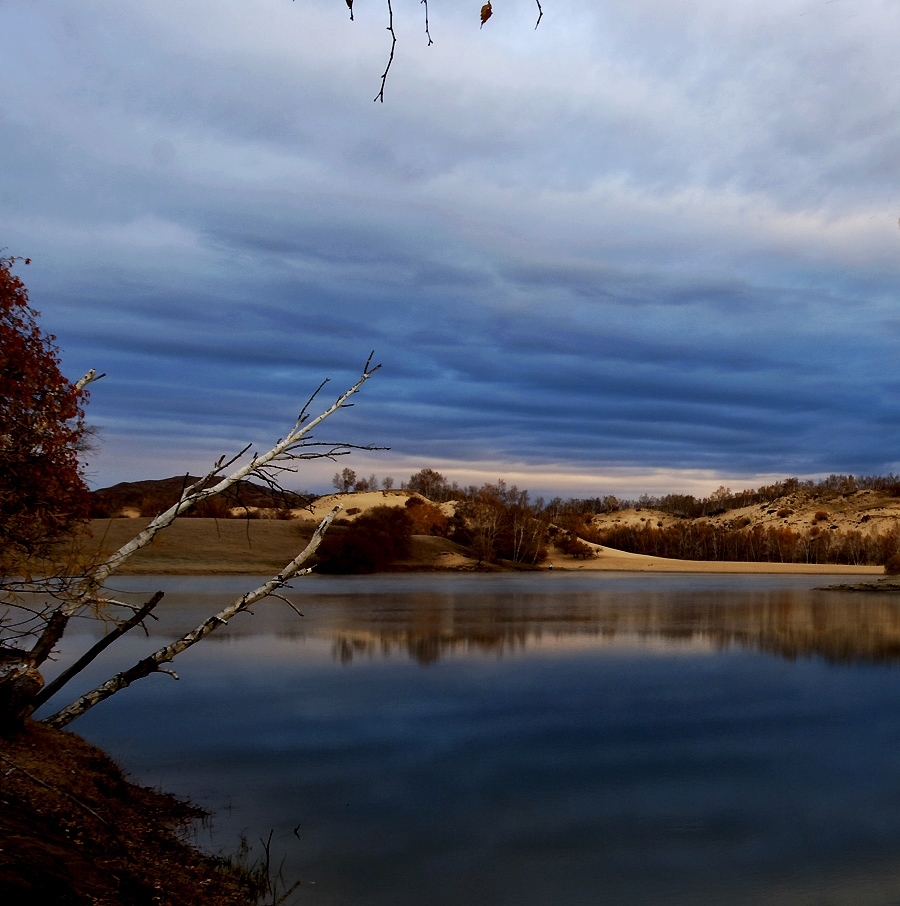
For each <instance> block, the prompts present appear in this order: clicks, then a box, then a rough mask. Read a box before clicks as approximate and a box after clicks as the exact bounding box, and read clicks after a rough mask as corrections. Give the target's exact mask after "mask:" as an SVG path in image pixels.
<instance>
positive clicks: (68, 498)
mask: <svg viewBox="0 0 900 906" xmlns="http://www.w3.org/2000/svg"><path fill="white" fill-rule="evenodd" d="M15 261H16V259H15V258H10V257H0V575H3V574H5V575H8V574H9V573H10V571H12V570H22V569H23V568H25V567H26V564H27V562H28V560H29V558H31V557H35V556H41V555H43V554H44V553H46V551H47V549H48V547H49V546H50V545H51V544H52V543H53V542H54V541H57V540H58V539H59V538H60V536H62V535H64V534H65V533H66V532H67V531H68V530H69V529H71V527H72V526H73V524H74V523H75V522H77V521H79V520H80V519H82V518H84V517H85V516H86V515H87V512H88V501H89V496H88V489H87V486H86V485H85V482H84V478H83V475H82V465H81V462H80V457H79V453H80V451H81V450H82V448H83V445H84V439H85V423H84V409H83V406H84V402H85V400H86V398H87V393H86V392H85V391H84V390H83V389H81V388H79V387H78V386H76V385H75V384H73V383H72V382H71V381H69V380H67V379H66V378H65V377H64V376H63V374H62V372H61V371H60V361H59V350H58V348H57V347H56V345H55V342H54V341H55V337H54V336H52V335H51V334H47V333H44V332H43V331H42V330H41V328H40V326H39V324H38V312H37V311H35V310H34V309H33V308H32V307H31V306H30V305H29V302H28V292H27V290H26V288H25V284H24V283H23V282H22V280H21V279H20V278H19V277H17V276H16V275H15V274H13V273H12V267H13V265H14V264H15ZM25 263H26V264H28V259H25Z"/></svg>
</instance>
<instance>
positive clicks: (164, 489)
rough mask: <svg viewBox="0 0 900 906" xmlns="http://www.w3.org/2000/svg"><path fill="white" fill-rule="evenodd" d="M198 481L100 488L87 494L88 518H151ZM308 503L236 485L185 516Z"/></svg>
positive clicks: (287, 493)
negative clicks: (89, 494) (88, 501)
mask: <svg viewBox="0 0 900 906" xmlns="http://www.w3.org/2000/svg"><path fill="white" fill-rule="evenodd" d="M200 480H201V479H199V478H197V477H195V476H192V475H176V476H174V477H172V478H162V479H151V480H147V481H123V482H120V483H119V484H116V485H113V486H112V487H108V488H100V489H99V490H97V491H92V492H91V516H92V518H94V519H115V518H118V517H123V516H124V517H131V518H134V517H137V516H155V515H156V514H157V513H160V512H162V511H163V510H166V509H168V508H169V507H170V506H171V505H172V504H173V503H175V502H176V501H177V500H178V498H179V497H180V496H181V492H182V491H183V490H184V488H185V487H187V486H188V485H191V484H195V483H196V482H198V481H200ZM311 499H313V498H312V497H311V495H305V494H297V493H294V492H293V491H279V490H274V489H272V488H269V487H267V486H265V485H260V484H255V483H254V482H251V481H239V482H237V483H236V484H235V485H233V486H232V487H230V488H229V489H228V490H227V491H225V492H224V493H222V494H221V495H219V496H218V497H217V498H212V499H210V500H208V501H204V502H203V503H202V504H200V505H199V506H197V507H194V508H193V509H192V510H191V511H189V512H188V513H186V514H185V515H188V516H193V517H198V516H199V517H203V516H218V517H220V518H221V517H224V516H228V515H229V510H231V509H238V510H241V511H244V512H246V511H247V510H249V511H250V512H254V511H256V510H259V509H265V510H274V511H278V510H285V509H297V508H300V507H304V506H306V505H307V504H308V503H309V502H310V500H311Z"/></svg>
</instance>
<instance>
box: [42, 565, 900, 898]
mask: <svg viewBox="0 0 900 906" xmlns="http://www.w3.org/2000/svg"><path fill="white" fill-rule="evenodd" d="M832 581H839V580H838V579H836V578H834V577H822V576H818V577H816V576H728V575H715V576H702V575H647V574H625V573H600V574H597V573H595V574H591V575H587V574H577V573H559V572H557V573H525V574H505V573H504V574H484V575H481V574H478V575H463V574H461V575H454V574H428V575H424V574H420V575H402V576H390V575H384V576H374V577H354V578H346V579H343V578H326V577H310V578H307V579H301V580H297V581H296V582H295V583H294V588H295V590H294V591H293V592H291V593H290V599H291V600H292V601H293V602H294V603H295V604H296V606H297V607H298V608H299V609H300V610H301V611H302V612H303V614H304V616H303V618H301V617H299V616H298V615H297V614H295V613H294V612H293V611H292V610H291V609H290V608H289V607H288V606H287V605H285V604H284V603H282V602H280V601H278V600H270V601H268V602H266V603H262V604H259V605H256V607H255V608H254V614H253V615H252V616H251V615H241V616H238V617H236V618H235V619H234V620H232V621H231V622H230V623H229V625H227V626H225V627H222V629H221V630H220V631H219V632H218V633H217V634H215V635H213V636H211V637H210V638H209V639H207V640H206V641H204V642H202V643H200V644H199V645H197V646H196V647H194V648H193V649H191V650H190V651H189V652H187V653H185V654H184V655H182V656H181V657H180V658H179V659H178V660H177V661H176V662H175V663H174V665H173V667H174V669H175V671H176V672H177V673H178V675H179V676H180V677H181V679H180V681H179V682H176V681H174V680H173V679H172V678H170V677H168V676H164V675H156V676H151V677H148V678H147V679H144V680H141V681H139V682H138V683H136V684H135V685H134V686H132V687H131V688H130V689H127V690H125V691H124V692H121V693H119V694H117V695H116V696H114V697H113V698H112V699H110V700H109V701H107V702H104V703H102V704H100V705H98V706H97V707H96V708H94V709H93V710H92V711H90V712H89V713H88V714H86V715H85V716H84V717H83V718H81V719H79V720H78V721H76V722H75V723H74V724H72V726H71V728H72V729H73V730H75V731H76V732H78V733H80V734H82V735H83V736H85V737H86V738H87V739H89V740H90V741H91V742H94V743H96V744H98V745H100V746H102V747H103V748H104V749H106V750H107V751H108V752H109V753H110V754H112V755H113V757H115V758H116V759H117V760H118V761H119V763H120V764H121V765H122V766H123V767H124V768H125V769H126V770H127V771H128V772H129V773H130V774H131V776H132V777H133V778H134V779H136V780H138V781H140V782H142V783H146V784H149V785H153V786H159V787H162V788H164V789H167V790H170V791H173V792H176V793H179V794H182V795H185V796H187V797H189V798H191V799H192V800H193V801H195V802H198V803H199V804H201V805H203V806H205V807H206V808H208V809H210V810H211V811H212V812H213V813H214V818H213V823H212V829H211V831H210V832H209V833H207V832H205V831H204V832H201V833H199V835H198V842H199V843H200V844H201V845H205V846H209V847H211V848H213V849H214V850H216V851H225V852H227V851H232V850H234V849H235V848H236V847H237V844H238V840H239V838H240V835H241V834H242V833H243V834H245V835H246V836H247V838H248V839H249V841H250V842H251V843H256V844H257V846H256V849H257V851H259V846H258V841H259V838H261V837H265V836H268V834H269V831H270V830H271V831H272V832H273V837H272V845H273V851H274V853H275V855H276V857H277V858H278V859H279V860H280V859H282V858H283V859H284V868H283V871H284V876H285V878H286V879H289V880H290V881H291V882H293V881H299V882H300V886H299V887H298V888H297V891H296V892H295V894H294V896H293V898H292V900H291V902H296V903H303V904H306V903H310V904H328V906H332V904H367V906H368V904H371V906H375V904H379V906H380V904H391V906H406V904H416V906H422V904H427V906H431V904H435V906H443V904H448V906H449V904H454V906H455V904H462V903H465V904H473V906H480V904H492V906H502V904H510V906H512V904H516V906H522V904H548V903H554V904H557V903H560V904H566V906H571V904H582V903H584V904H587V903H591V904H597V903H602V904H611V906H617V904H642V906H646V904H698V903H704V904H711V903H712V904H715V903H727V904H792V906H796V904H826V903H827V904H844V903H846V904H853V906H866V904H896V903H900V669H898V668H900V599H898V598H892V597H889V596H877V595H875V596H872V595H860V594H855V595H854V594H847V593H836V592H823V591H817V590H815V589H814V586H816V585H820V584H823V583H828V582H832ZM253 584H255V582H254V580H253V579H252V578H243V579H241V578H235V577H227V578H225V577H222V578H218V577H216V578H207V577H165V578H155V577H134V578H127V579H125V578H122V579H118V580H116V582H115V587H116V588H117V589H118V590H120V591H121V592H122V594H128V595H129V596H135V597H133V600H138V599H139V594H138V593H140V592H143V593H152V592H153V591H155V590H156V589H158V588H159V589H163V590H165V592H166V597H165V599H164V601H163V603H162V604H161V605H160V608H159V609H160V617H161V618H160V621H159V623H158V624H153V625H152V626H151V627H150V633H151V637H150V638H146V637H144V636H142V635H141V634H140V631H139V630H138V631H137V634H134V635H133V636H132V637H130V638H126V639H123V640H120V641H119V642H118V643H116V645H114V646H113V647H112V648H111V649H110V652H109V653H108V656H107V658H106V660H105V661H104V662H103V663H102V664H97V665H95V666H94V667H92V668H91V669H90V671H89V673H88V675H87V676H86V677H85V679H84V682H80V683H79V684H78V688H77V689H73V690H72V692H71V694H69V693H68V692H67V693H66V695H65V696H64V697H65V701H68V700H69V699H70V698H71V697H74V694H75V693H76V692H79V691H82V689H83V688H87V687H89V686H90V685H93V684H94V683H95V682H97V681H99V680H100V679H105V678H106V676H107V675H108V674H109V673H110V672H112V671H113V670H114V669H119V668H121V667H125V666H129V665H130V664H131V663H132V662H133V661H134V660H136V659H138V658H139V657H141V656H143V655H144V654H146V653H147V652H149V651H152V650H153V649H154V648H156V647H160V646H161V645H162V644H163V643H164V642H165V641H168V640H169V639H170V638H171V637H172V636H173V634H175V633H180V632H183V631H184V630H186V629H188V628H191V627H192V626H194V625H195V624H197V623H199V622H200V621H201V620H202V619H203V618H204V617H206V616H208V615H209V614H210V613H212V612H214V611H215V610H217V609H219V608H220V607H221V606H222V604H223V603H225V602H226V601H228V600H229V599H230V597H233V596H235V595H237V594H239V593H241V592H242V591H244V590H246V589H247V588H249V587H251V586H252V585H253ZM96 632H97V628H96V625H95V624H92V623H90V622H87V621H85V622H84V623H83V624H80V625H79V626H78V627H76V630H75V631H74V633H73V634H72V635H71V636H70V637H69V638H68V639H67V644H66V648H65V650H64V651H63V652H62V655H61V657H60V660H59V662H58V663H59V666H62V665H64V664H65V663H66V662H67V659H70V658H71V656H72V654H73V652H75V651H76V650H81V649H82V648H83V647H84V646H85V645H86V644H87V643H89V640H90V638H89V637H90V636H91V635H92V634H95V633H96ZM86 684H87V685H86ZM73 685H74V684H73ZM63 703H65V702H61V703H60V704H63Z"/></svg>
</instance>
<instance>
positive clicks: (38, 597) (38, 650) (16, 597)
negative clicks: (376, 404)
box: [0, 356, 380, 730]
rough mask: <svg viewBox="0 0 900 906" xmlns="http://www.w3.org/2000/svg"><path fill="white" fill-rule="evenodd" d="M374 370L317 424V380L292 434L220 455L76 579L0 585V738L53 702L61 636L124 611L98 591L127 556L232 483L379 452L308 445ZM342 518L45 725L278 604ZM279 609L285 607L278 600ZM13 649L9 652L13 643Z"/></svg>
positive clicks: (275, 479) (273, 478)
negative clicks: (53, 666) (243, 615)
mask: <svg viewBox="0 0 900 906" xmlns="http://www.w3.org/2000/svg"><path fill="white" fill-rule="evenodd" d="M379 367H380V366H378V365H372V362H371V356H370V357H369V360H368V361H367V362H366V365H365V367H364V368H363V371H362V374H361V375H360V377H359V379H358V380H357V381H356V383H354V384H353V386H352V387H350V389H349V390H347V391H345V392H344V393H343V394H341V395H340V396H339V397H338V398H337V399H336V400H335V401H334V402H333V403H331V404H330V405H329V406H327V407H326V408H324V409H323V410H322V411H321V412H320V413H319V414H318V415H316V416H314V417H313V416H312V415H311V413H310V407H311V406H312V404H313V402H314V401H315V400H316V399H317V397H318V395H319V393H320V392H321V391H322V389H323V388H324V387H325V385H326V383H327V381H323V382H322V383H321V384H320V385H319V387H318V388H317V390H316V391H315V393H313V394H312V396H311V397H310V398H309V400H308V401H307V402H306V405H304V406H303V408H302V409H301V411H300V414H299V415H298V417H297V420H296V421H295V422H294V425H293V427H292V428H291V429H290V431H288V433H287V434H286V435H285V437H283V438H282V439H280V440H279V441H278V442H277V443H275V444H274V445H273V446H272V447H271V448H270V449H269V450H267V451H266V452H265V453H262V454H260V453H250V446H247V447H245V448H244V449H243V450H241V451H240V453H238V454H236V455H235V456H233V457H231V458H230V459H227V460H226V458H225V457H224V456H223V457H222V458H220V459H219V461H218V462H216V463H215V465H214V466H213V467H212V468H211V469H210V471H209V472H208V473H207V474H206V476H204V477H203V478H202V479H201V480H199V481H197V482H194V483H193V484H190V485H187V486H186V487H185V488H184V489H183V491H182V493H181V495H180V497H179V499H178V501H177V502H176V503H174V504H173V505H172V506H170V507H169V508H168V509H167V510H165V511H164V512H162V513H160V514H159V515H158V516H156V517H155V518H154V519H153V520H152V521H151V522H150V524H149V525H148V526H147V527H146V528H145V529H144V530H143V531H141V532H140V533H139V534H138V535H137V536H135V538H133V539H132V540H131V541H129V542H128V543H127V544H125V545H123V546H122V547H121V548H120V549H119V550H117V551H116V552H115V553H113V554H111V555H110V556H108V557H106V558H105V559H102V560H101V561H100V562H97V563H95V564H92V565H91V566H90V567H89V568H87V569H85V570H82V571H80V572H78V573H65V572H60V573H57V574H53V575H45V576H43V577H38V578H29V579H27V580H19V579H16V578H7V579H5V580H3V582H2V584H0V607H2V610H0V730H9V729H11V728H14V727H15V726H17V725H18V724H19V723H20V722H21V721H22V720H23V719H24V717H26V716H27V715H28V714H30V713H31V712H32V711H33V710H34V709H35V708H36V707H37V706H38V705H39V704H41V703H42V702H43V701H45V700H46V699H47V698H49V695H47V694H46V693H42V689H43V687H44V682H43V677H42V676H41V672H40V667H41V665H42V664H43V663H44V661H46V659H47V658H48V657H49V656H50V654H51V652H52V651H53V649H54V647H55V646H56V644H57V643H58V642H59V641H60V639H61V638H62V637H63V634H64V633H65V631H66V628H67V627H68V625H69V622H70V620H71V619H72V618H73V617H74V616H76V615H83V614H94V615H97V616H106V615H108V614H109V612H110V608H111V605H116V604H120V605H121V602H117V601H115V600H113V599H112V598H111V597H109V595H108V594H107V593H106V592H105V590H104V583H105V582H106V581H107V579H108V578H109V577H110V576H111V575H112V574H113V573H114V572H115V571H116V570H117V569H120V568H121V567H122V565H123V564H124V563H126V562H127V561H128V559H129V558H130V557H132V556H134V554H135V553H137V551H139V550H141V549H142V548H144V547H146V546H147V545H148V544H150V543H151V542H152V541H153V539H154V538H155V537H156V536H157V535H158V534H159V533H160V532H161V531H164V530H165V529H166V528H167V527H168V526H170V525H171V524H172V523H173V522H174V521H175V520H176V519H177V518H178V517H179V516H180V515H182V514H184V513H185V512H186V511H187V510H189V509H190V508H191V507H193V506H195V505H197V504H198V503H201V502H202V501H204V500H208V499H209V498H211V497H214V496H215V495H217V494H221V493H222V492H223V491H225V490H226V489H227V488H230V487H231V486H232V485H234V484H235V483H236V482H239V481H242V480H245V479H249V478H255V479H257V480H262V481H263V482H265V483H267V484H268V485H270V486H272V487H280V484H279V482H280V478H281V476H282V475H283V474H284V473H285V472H293V471H296V469H297V466H298V463H301V462H304V461H308V460H311V459H320V458H335V457H337V456H341V455H345V454H347V453H349V452H350V450H353V449H363V450H372V449H375V448H374V447H371V446H358V445H353V444H346V443H331V442H326V441H319V440H316V439H315V438H314V436H313V432H314V431H315V430H316V429H317V428H318V427H319V426H321V425H322V423H323V422H324V421H325V420H326V419H328V418H329V417H330V416H332V415H334V413H335V412H337V411H338V410H339V409H343V408H345V407H347V406H349V405H352V404H351V403H350V399H351V397H353V396H354V395H355V394H356V393H358V392H359V390H360V388H361V387H362V386H363V384H364V383H365V382H366V381H367V380H368V379H369V378H370V377H372V375H373V374H374V373H375V372H376V371H377V370H378V368H379ZM339 509H340V507H335V509H334V510H332V512H331V513H330V514H329V515H328V516H326V517H325V519H324V520H323V521H322V523H321V524H320V525H319V527H318V529H317V530H316V532H315V533H314V535H313V537H312V539H311V541H310V542H309V544H307V545H306V547H305V548H304V549H303V550H302V551H301V552H300V553H299V554H298V555H297V556H296V557H295V558H294V559H293V560H291V562H290V563H288V564H287V565H286V566H285V567H284V569H283V570H281V572H279V573H278V574H277V575H276V576H273V577H272V578H270V579H269V580H268V581H267V582H265V583H263V584H262V585H260V586H259V587H258V588H256V589H254V590H253V591H251V592H248V593H247V594H245V595H243V596H242V597H241V598H239V599H238V600H237V601H235V602H233V603H232V604H231V605H229V606H228V607H226V608H225V609H223V610H222V611H220V612H219V613H218V614H215V615H213V616H212V617H210V618H209V619H208V620H206V621H204V623H202V624H201V625H200V626H198V627H197V628H196V629H195V630H194V631H193V632H191V633H188V634H187V635H186V636H184V637H183V638H182V639H179V640H178V641H176V642H173V643H172V644H171V645H167V646H166V647H165V648H163V649H160V651H157V652H155V653H154V654H152V655H150V656H149V657H148V658H145V659H144V660H143V661H141V662H140V663H139V664H136V665H135V666H134V667H133V668H131V669H130V670H126V671H124V672H123V673H122V674H119V675H118V676H116V677H114V678H113V679H112V680H110V681H109V682H108V683H104V684H102V686H100V687H98V689H97V690H94V692H92V693H88V694H87V695H86V696H82V697H81V698H80V699H79V700H78V701H77V702H75V703H73V704H72V705H71V706H69V707H66V708H63V709H62V710H61V711H59V712H57V713H56V714H55V715H53V717H52V718H50V719H49V720H48V722H49V723H52V724H53V725H54V726H63V725H65V724H66V723H68V722H69V721H71V720H73V719H74V718H75V717H77V716H79V715H80V714H83V713H84V712H85V711H86V710H87V709H88V708H90V707H92V706H93V705H94V704H96V703H97V702H99V701H103V700H104V699H105V698H108V697H109V696H110V695H112V694H114V693H115V692H116V691H118V690H119V689H121V688H124V687H125V686H127V685H128V684H129V683H131V682H133V681H134V680H135V679H138V678H140V677H142V676H147V675H149V674H150V673H153V672H159V671H164V669H165V668H164V667H163V665H164V664H166V663H168V662H169V661H171V660H172V659H173V658H174V657H175V656H176V655H178V654H180V653H181V652H182V651H184V650H185V649H186V648H188V647H190V646H191V645H193V644H195V643H196V642H198V641H200V640H201V639H202V638H204V637H205V636H206V635H208V634H209V633H210V632H212V631H213V630H214V629H215V628H216V627H217V626H221V625H223V624H224V623H226V622H227V621H228V620H229V619H230V618H231V617H232V616H234V615H235V614H237V613H239V612H241V611H242V610H245V609H246V608H247V607H249V606H250V605H251V604H253V603H254V602H255V601H259V600H260V599H262V598H265V597H267V596H276V597H280V596H278V595H277V590H278V589H279V588H282V587H284V586H285V585H286V584H287V582H288V581H289V580H290V579H291V578H293V577H295V576H298V575H302V574H304V573H307V572H309V568H308V567H307V566H306V564H308V562H309V560H310V558H311V557H312V556H313V554H314V553H315V551H316V548H317V547H318V546H319V543H320V542H321V540H322V537H323V535H324V533H325V531H326V529H327V527H328V525H329V524H330V522H331V521H332V520H333V518H334V516H335V514H336V513H337V511H338V510H339ZM161 597H162V595H161V594H160V595H156V596H154V599H151V601H149V602H147V604H146V605H145V606H144V608H141V609H140V610H139V611H138V613H136V614H135V618H136V619H135V618H133V619H131V620H128V621H127V624H128V625H124V624H123V626H120V627H118V628H117V629H116V630H114V633H113V635H114V637H118V635H121V633H122V632H124V631H127V629H129V628H131V626H133V625H136V624H137V623H138V622H140V620H142V619H144V618H145V617H146V616H147V615H148V614H149V611H150V610H151V609H152V607H153V606H155V604H156V602H157V601H158V600H159V599H160V598H161ZM281 600H286V599H284V598H281ZM122 606H127V605H122ZM113 640H114V639H113ZM10 641H12V642H13V644H9V642H10ZM95 647H96V646H95ZM96 654H99V651H97V652H96V653H93V650H92V652H88V653H87V656H86V657H85V658H82V659H81V661H80V664H81V666H82V667H83V666H86V664H87V662H89V660H91V659H92V656H96ZM91 655H92V656H91ZM72 675H74V673H72V672H71V671H70V672H69V673H68V675H67V676H66V677H65V682H67V681H68V680H69V679H71V676H72ZM61 687H62V685H61V684H60V683H59V682H58V681H56V682H54V684H52V685H51V686H48V690H49V691H50V692H51V694H56V693H57V692H58V691H59V690H60V688H61Z"/></svg>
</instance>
